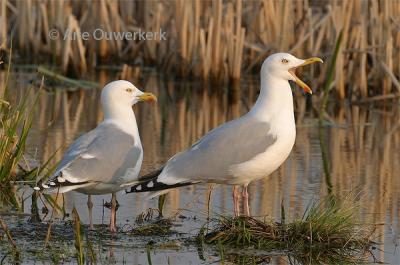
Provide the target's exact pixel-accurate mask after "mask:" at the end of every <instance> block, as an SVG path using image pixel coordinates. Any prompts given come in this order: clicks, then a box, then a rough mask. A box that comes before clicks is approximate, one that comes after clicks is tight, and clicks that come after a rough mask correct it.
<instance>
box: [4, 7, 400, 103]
mask: <svg viewBox="0 0 400 265" xmlns="http://www.w3.org/2000/svg"><path fill="white" fill-rule="evenodd" d="M0 8H1V9H0V21H1V22H2V23H0V25H1V26H0V30H1V32H0V45H1V46H0V47H2V48H3V49H4V48H6V47H8V46H9V45H10V42H11V38H10V36H11V34H12V32H13V34H14V37H15V38H16V40H17V41H16V42H15V43H17V45H16V46H17V50H18V52H19V53H20V54H23V55H27V56H24V57H23V58H24V60H28V61H31V60H33V61H37V60H38V59H39V57H38V56H37V55H39V54H40V55H41V57H40V58H43V56H42V55H47V57H48V58H51V57H52V58H53V59H55V61H56V62H58V63H59V64H60V65H61V66H62V70H63V71H68V70H73V71H74V72H75V73H77V74H81V75H82V74H84V73H86V72H87V71H88V69H90V67H93V66H96V65H98V64H100V63H109V62H112V63H116V62H118V61H123V62H125V63H130V64H132V63H135V62H141V63H144V64H147V65H151V66H155V65H156V66H158V67H159V68H160V69H161V70H162V71H163V72H167V73H174V74H177V75H179V76H182V77H188V76H195V77H201V78H202V79H204V80H208V79H209V78H211V79H212V80H214V81H219V82H221V81H226V80H228V79H229V78H231V79H236V80H237V79H239V78H240V76H241V74H242V73H243V72H245V73H248V72H258V69H259V65H260V64H261V62H262V60H263V59H264V58H266V56H267V55H268V54H270V53H272V52H276V51H289V52H291V53H293V54H295V55H297V56H298V57H307V56H320V57H326V58H329V55H330V54H331V53H332V50H333V46H334V43H335V40H336V39H337V36H338V34H339V32H341V31H342V32H343V44H342V46H341V49H340V51H339V56H338V58H337V63H336V69H335V82H334V83H333V85H334V87H335V89H334V90H333V91H334V92H335V93H336V94H337V96H338V97H339V98H341V99H343V98H345V97H353V98H352V99H358V98H367V97H371V96H377V95H388V94H391V93H398V89H399V87H398V84H399V77H400V32H399V30H398V27H397V25H399V23H400V18H399V16H398V14H399V13H400V2H399V1H397V0H388V1H382V2H377V1H375V0H366V1H362V0H349V1H335V0H326V1H317V2H315V3H314V2H313V1H312V2H310V1H275V0H261V1H244V2H243V1H240V0H231V1H222V0H212V1H200V0H193V1H182V0H175V1H172V2H169V1H143V2H142V1H138V2H129V1H106V0H100V1H96V2H94V3H89V2H82V1H72V2H71V1H51V0H43V1H35V0H27V1H15V0H13V1H12V0H0ZM51 29H56V30H57V32H59V34H60V36H59V37H58V38H54V39H50V37H49V32H50V31H51ZM96 29H102V30H103V31H104V32H108V33H110V32H132V33H135V32H138V31H139V30H142V31H145V32H159V31H160V30H161V31H165V32H166V40H164V39H161V38H160V36H159V37H158V38H157V37H156V39H155V40H146V41H145V40H141V39H139V40H138V39H137V38H138V35H136V40H122V39H118V38H115V37H111V39H109V38H107V39H106V38H102V39H95V38H94V37H93V32H94V31H95V30H96ZM83 32H88V33H89V38H88V39H87V40H85V39H84V38H81V37H80V35H81V34H82V33H83ZM66 33H70V34H75V35H74V36H77V37H76V38H75V39H72V40H71V38H65V36H66V35H65V34H66ZM67 37H68V35H67ZM44 57H46V56H44ZM42 60H43V59H42ZM319 67H321V68H320V70H319V71H313V76H323V75H324V74H325V73H326V71H327V67H326V66H319ZM313 76H312V77H313ZM323 80H324V78H319V79H318V80H315V81H313V82H312V83H313V84H312V85H314V86H316V85H318V84H319V82H322V81H323Z"/></svg>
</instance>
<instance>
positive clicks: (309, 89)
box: [289, 57, 323, 94]
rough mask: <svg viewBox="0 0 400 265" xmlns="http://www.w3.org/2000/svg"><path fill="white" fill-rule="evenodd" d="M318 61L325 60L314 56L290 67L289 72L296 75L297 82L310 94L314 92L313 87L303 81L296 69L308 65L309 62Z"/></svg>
mask: <svg viewBox="0 0 400 265" xmlns="http://www.w3.org/2000/svg"><path fill="white" fill-rule="evenodd" d="M316 62H320V63H323V61H322V60H321V59H320V58H318V57H312V58H309V59H306V60H305V61H304V63H302V64H300V65H298V66H296V67H293V68H290V69H289V73H290V74H291V75H292V76H293V77H294V79H295V82H296V84H297V85H299V86H300V87H301V88H303V90H304V92H306V93H309V94H312V90H311V88H310V87H309V86H308V85H307V84H306V83H304V82H303V81H301V80H300V78H298V77H297V75H296V69H297V68H298V67H300V66H304V65H308V64H312V63H316Z"/></svg>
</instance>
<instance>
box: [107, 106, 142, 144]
mask: <svg viewBox="0 0 400 265" xmlns="http://www.w3.org/2000/svg"><path fill="white" fill-rule="evenodd" d="M102 104H103V112H104V121H103V122H104V123H114V124H116V125H117V126H118V127H119V128H121V129H122V130H124V131H125V132H126V133H129V134H130V135H132V136H134V137H135V139H139V141H140V138H139V131H138V127H137V123H136V117H135V114H134V112H133V110H132V107H131V106H130V105H127V104H110V103H109V102H103V103H102Z"/></svg>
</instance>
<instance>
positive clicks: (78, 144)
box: [37, 123, 142, 189]
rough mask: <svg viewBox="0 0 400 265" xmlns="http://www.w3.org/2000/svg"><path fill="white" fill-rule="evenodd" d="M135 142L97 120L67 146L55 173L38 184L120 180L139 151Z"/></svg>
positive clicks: (112, 126)
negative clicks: (96, 122) (94, 125)
mask: <svg viewBox="0 0 400 265" xmlns="http://www.w3.org/2000/svg"><path fill="white" fill-rule="evenodd" d="M134 144H135V139H134V137H133V136H132V135H130V134H128V133H126V132H124V131H122V130H121V129H119V127H117V126H116V125H115V124H112V123H103V124H100V125H99V126H98V127H97V128H96V129H94V130H92V131H90V132H88V133H86V134H84V135H82V136H81V137H79V138H78V139H77V140H76V141H75V142H74V143H73V144H72V145H71V146H70V147H69V148H68V150H67V151H66V153H65V155H64V157H63V159H62V160H61V162H60V164H59V165H58V167H57V170H56V172H55V174H54V176H53V177H52V178H50V179H49V180H48V181H47V182H46V183H45V184H42V185H41V187H40V185H38V187H37V188H39V189H43V188H46V187H50V188H55V187H57V186H58V185H59V186H65V185H82V183H90V182H104V183H110V182H111V183H118V182H121V181H122V180H121V175H123V174H124V173H125V171H126V169H127V168H132V167H134V166H135V163H137V162H138V160H139V158H140V156H141V155H142V148H141V146H134Z"/></svg>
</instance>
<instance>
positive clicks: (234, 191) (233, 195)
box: [232, 186, 240, 217]
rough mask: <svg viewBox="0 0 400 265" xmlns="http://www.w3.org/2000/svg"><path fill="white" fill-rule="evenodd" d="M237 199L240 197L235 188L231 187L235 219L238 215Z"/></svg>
mask: <svg viewBox="0 0 400 265" xmlns="http://www.w3.org/2000/svg"><path fill="white" fill-rule="evenodd" d="M239 197H240V196H239V192H238V188H237V186H233V189H232V198H233V212H234V213H235V217H237V216H239V215H240V207H239Z"/></svg>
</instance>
